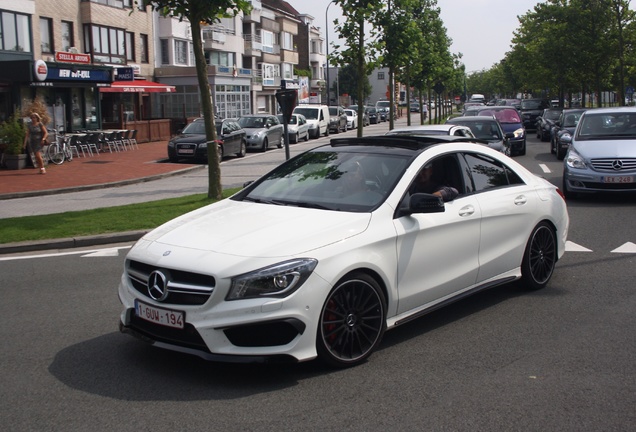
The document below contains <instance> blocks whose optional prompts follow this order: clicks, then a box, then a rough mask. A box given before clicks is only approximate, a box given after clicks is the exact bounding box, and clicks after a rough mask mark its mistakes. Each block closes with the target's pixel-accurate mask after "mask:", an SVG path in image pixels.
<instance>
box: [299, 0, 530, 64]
mask: <svg viewBox="0 0 636 432" xmlns="http://www.w3.org/2000/svg"><path fill="white" fill-rule="evenodd" d="M287 2H288V3H289V4H290V5H292V6H293V7H294V9H296V10H297V11H298V12H299V13H301V14H308V15H311V16H313V17H314V25H315V26H316V27H320V28H321V30H322V31H323V32H324V29H325V23H326V21H325V18H326V17H327V18H329V45H332V42H333V41H335V40H337V39H338V35H337V34H336V32H335V30H334V26H333V20H335V19H337V18H341V17H342V15H341V11H340V7H339V6H338V5H337V4H335V3H334V4H333V5H331V6H330V7H329V11H328V12H326V9H327V6H328V5H329V3H330V2H331V0H287ZM537 3H541V2H540V1H539V0H437V5H438V6H439V8H440V10H441V16H442V21H444V26H445V27H446V32H447V34H448V36H449V37H450V38H451V39H452V41H453V43H452V45H451V53H453V54H458V53H461V54H462V62H463V63H464V65H465V66H466V71H467V72H469V73H470V72H475V71H480V70H483V69H490V67H492V66H493V65H494V64H495V63H498V62H499V61H500V60H502V59H503V58H504V57H505V55H506V52H508V51H510V41H511V40H512V37H513V31H514V30H515V29H517V27H518V26H519V20H518V19H517V16H520V15H525V14H526V13H527V12H528V11H531V10H533V9H534V6H535V5H536V4H537ZM330 49H331V47H330Z"/></svg>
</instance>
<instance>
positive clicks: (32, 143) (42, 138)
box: [24, 112, 49, 174]
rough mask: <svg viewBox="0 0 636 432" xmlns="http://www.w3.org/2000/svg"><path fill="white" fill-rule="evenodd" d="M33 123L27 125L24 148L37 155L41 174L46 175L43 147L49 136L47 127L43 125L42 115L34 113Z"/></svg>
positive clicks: (31, 115) (31, 116) (32, 115)
mask: <svg viewBox="0 0 636 432" xmlns="http://www.w3.org/2000/svg"><path fill="white" fill-rule="evenodd" d="M29 117H30V118H31V123H30V124H28V125H27V131H26V136H25V137H24V148H25V149H26V148H27V146H28V149H27V151H29V152H31V153H33V154H34V155H35V159H36V161H37V164H38V167H39V168H40V174H46V169H45V168H44V159H43V158H42V147H44V145H45V144H46V138H47V137H48V136H49V133H48V131H47V130H46V126H44V124H42V118H41V117H40V114H38V113H36V112H34V113H31V114H30V116H29Z"/></svg>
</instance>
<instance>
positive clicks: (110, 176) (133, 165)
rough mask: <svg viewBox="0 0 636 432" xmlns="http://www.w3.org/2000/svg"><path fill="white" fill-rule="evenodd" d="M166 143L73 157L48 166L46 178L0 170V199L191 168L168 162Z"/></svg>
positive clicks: (32, 171) (24, 171) (28, 171)
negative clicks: (91, 155) (69, 160)
mask: <svg viewBox="0 0 636 432" xmlns="http://www.w3.org/2000/svg"><path fill="white" fill-rule="evenodd" d="M166 146H167V142H166V141H155V142H149V143H141V144H139V149H134V150H128V151H121V152H114V153H110V152H109V151H108V150H107V151H106V152H102V153H100V154H99V155H96V156H93V157H90V156H87V157H85V158H83V157H80V158H77V157H74V158H73V160H72V161H71V162H64V163H63V164H62V165H53V164H51V163H49V164H48V166H47V168H46V174H40V173H39V171H38V170H36V169H34V168H32V167H27V168H25V169H21V170H7V169H4V168H2V169H0V199H2V198H12V197H19V196H28V195H32V194H36V193H47V192H48V193H53V192H54V191H57V190H60V189H69V188H70V189H77V190H81V189H82V188H83V187H95V185H108V184H111V183H114V182H122V181H127V180H130V181H134V180H135V179H137V180H139V179H142V178H148V177H150V178H152V177H153V176H157V175H165V174H167V173H172V172H179V171H182V170H188V169H190V168H191V167H192V165H190V164H175V163H170V162H167V151H166Z"/></svg>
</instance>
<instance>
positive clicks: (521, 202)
mask: <svg viewBox="0 0 636 432" xmlns="http://www.w3.org/2000/svg"><path fill="white" fill-rule="evenodd" d="M527 202H528V199H527V198H526V197H525V196H523V195H519V196H518V197H517V198H515V205H518V206H519V205H524V204H525V203H527Z"/></svg>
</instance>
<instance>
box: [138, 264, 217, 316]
mask: <svg viewBox="0 0 636 432" xmlns="http://www.w3.org/2000/svg"><path fill="white" fill-rule="evenodd" d="M153 271H160V272H162V273H163V274H164V275H165V276H166V279H167V281H168V283H167V286H166V289H167V291H168V296H167V297H166V298H165V299H164V300H163V301H162V303H164V304H173V305H193V306H200V305H202V304H204V303H205V302H207V301H208V299H209V298H210V296H211V295H212V292H213V291H214V287H215V286H216V280H215V279H214V276H210V275H204V274H200V273H193V272H186V271H182V270H174V269H169V268H159V267H155V266H152V265H149V264H145V263H142V262H139V261H134V260H128V261H127V262H126V276H127V277H128V280H129V282H130V284H131V285H132V286H133V288H134V289H135V290H136V291H137V292H139V293H140V294H141V295H143V296H144V297H147V298H151V297H150V296H149V294H148V279H149V277H150V274H151V273H152V272H153Z"/></svg>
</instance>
